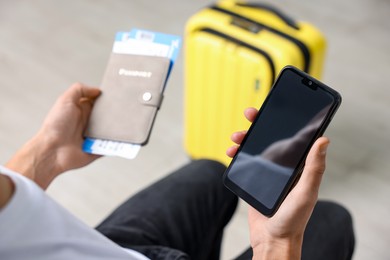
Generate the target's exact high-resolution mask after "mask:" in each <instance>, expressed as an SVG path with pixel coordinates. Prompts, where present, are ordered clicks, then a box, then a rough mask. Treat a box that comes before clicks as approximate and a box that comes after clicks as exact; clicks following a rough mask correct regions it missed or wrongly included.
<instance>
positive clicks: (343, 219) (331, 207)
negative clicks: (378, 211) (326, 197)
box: [316, 201, 354, 235]
mask: <svg viewBox="0 0 390 260" xmlns="http://www.w3.org/2000/svg"><path fill="white" fill-rule="evenodd" d="M316 207H318V209H319V212H320V214H326V215H328V217H329V219H331V222H333V223H334V225H335V227H337V228H340V227H342V228H345V229H346V231H347V232H348V233H350V234H352V235H353V234H354V231H353V218H352V215H351V213H350V212H349V211H348V210H347V209H346V208H345V207H344V206H342V205H341V204H339V203H337V202H333V201H319V202H318V203H317V205H316ZM321 212H322V213H321Z"/></svg>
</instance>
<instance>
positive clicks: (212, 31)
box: [200, 28, 275, 80]
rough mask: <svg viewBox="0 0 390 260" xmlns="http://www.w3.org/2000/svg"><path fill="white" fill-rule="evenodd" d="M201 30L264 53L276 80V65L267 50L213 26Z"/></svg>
mask: <svg viewBox="0 0 390 260" xmlns="http://www.w3.org/2000/svg"><path fill="white" fill-rule="evenodd" d="M200 31H202V32H206V33H210V34H213V35H216V36H218V37H221V38H224V39H226V40H228V41H230V42H233V43H235V44H237V45H240V46H243V47H246V48H248V49H250V50H253V51H255V52H257V53H260V54H261V55H263V56H264V57H265V59H266V60H267V61H268V63H269V65H270V68H271V78H272V80H275V65H274V62H273V61H272V59H271V57H270V56H269V54H268V53H267V52H265V51H263V50H262V49H259V48H257V47H255V46H253V45H250V44H248V43H246V42H243V41H241V40H239V39H237V38H234V37H232V36H230V35H227V34H224V33H222V32H219V31H216V30H214V29H211V28H202V29H200Z"/></svg>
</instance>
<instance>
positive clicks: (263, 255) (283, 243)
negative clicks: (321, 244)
mask: <svg viewBox="0 0 390 260" xmlns="http://www.w3.org/2000/svg"><path fill="white" fill-rule="evenodd" d="M302 241H303V237H302V236H296V237H293V238H291V237H289V238H272V239H265V240H263V241H261V242H259V243H257V244H256V245H254V246H253V247H252V249H253V259H254V260H263V259H267V260H273V259H278V260H283V259H288V260H295V259H301V250H302Z"/></svg>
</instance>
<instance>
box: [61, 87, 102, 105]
mask: <svg viewBox="0 0 390 260" xmlns="http://www.w3.org/2000/svg"><path fill="white" fill-rule="evenodd" d="M100 93H101V91H100V89H98V88H93V87H88V86H86V85H83V84H81V83H74V84H73V85H72V86H71V87H70V88H69V89H68V90H67V91H66V92H65V94H64V96H65V98H69V99H71V100H72V101H73V102H75V103H76V102H79V100H80V99H85V98H86V99H90V100H91V101H93V100H95V99H96V98H97V97H98V96H99V95H100Z"/></svg>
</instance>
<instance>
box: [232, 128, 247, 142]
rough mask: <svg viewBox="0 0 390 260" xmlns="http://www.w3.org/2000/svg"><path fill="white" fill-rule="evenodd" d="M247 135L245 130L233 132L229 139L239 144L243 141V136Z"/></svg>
mask: <svg viewBox="0 0 390 260" xmlns="http://www.w3.org/2000/svg"><path fill="white" fill-rule="evenodd" d="M246 133H247V130H244V131H240V132H235V133H233V134H232V135H231V137H230V139H231V140H232V141H233V142H235V143H236V144H241V142H242V140H243V139H244V137H245V135H246Z"/></svg>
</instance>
